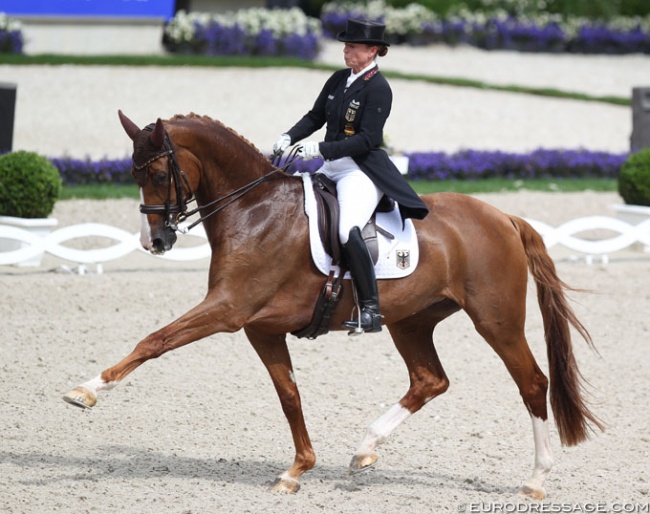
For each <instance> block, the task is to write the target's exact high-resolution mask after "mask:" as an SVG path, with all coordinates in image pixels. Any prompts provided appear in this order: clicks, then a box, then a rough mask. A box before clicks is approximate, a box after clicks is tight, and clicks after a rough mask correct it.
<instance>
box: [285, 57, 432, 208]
mask: <svg viewBox="0 0 650 514" xmlns="http://www.w3.org/2000/svg"><path fill="white" fill-rule="evenodd" d="M349 75H350V70H349V68H346V69H343V70H339V71H336V72H334V74H333V75H332V76H331V77H330V78H329V79H328V80H327V82H326V83H325V86H324V87H323V90H322V91H321V92H320V94H319V95H318V98H317V99H316V102H315V103H314V106H313V107H312V109H311V110H310V111H309V112H308V113H307V114H306V115H305V116H303V118H302V119H301V120H300V121H299V122H298V123H296V124H295V125H294V126H293V127H292V128H291V130H289V131H288V132H287V134H288V135H289V137H291V142H292V143H295V142H297V141H300V140H302V139H304V138H306V137H308V136H310V135H311V134H313V133H314V132H316V131H317V130H319V129H320V128H321V127H322V126H323V125H325V124H326V123H327V128H326V133H325V141H324V142H322V143H320V144H319V149H320V153H321V154H322V156H323V157H324V158H325V159H326V160H333V159H339V158H341V157H351V158H352V159H354V162H356V163H357V165H358V166H359V168H360V169H361V170H362V171H363V172H364V173H365V174H366V175H368V177H370V179H371V180H372V181H373V183H374V184H375V185H376V186H377V187H378V188H379V190H380V191H382V192H383V193H384V194H385V195H386V196H388V197H390V198H392V199H393V200H395V201H396V202H397V203H398V204H399V207H400V212H401V214H402V217H403V218H416V219H423V218H424V217H425V216H426V215H427V213H428V212H429V210H428V209H427V206H426V205H425V204H424V202H422V200H421V199H420V197H419V196H418V195H417V193H415V191H413V189H412V188H411V186H410V185H409V183H408V182H407V181H406V179H405V178H404V176H403V175H402V174H401V173H400V172H399V170H398V169H397V167H396V166H395V165H394V164H393V161H391V160H390V158H389V157H388V154H387V153H386V152H385V151H384V150H383V149H382V148H381V145H382V142H383V132H384V124H385V123H386V119H387V118H388V116H389V114H390V110H391V105H392V102H393V92H392V91H391V89H390V86H389V84H388V81H387V80H386V79H385V78H384V76H383V75H382V74H381V73H380V72H379V68H378V67H374V68H373V69H371V70H369V71H368V72H366V73H365V74H364V75H363V76H362V77H359V78H357V79H356V80H355V81H354V82H353V83H352V85H351V86H350V88H349V89H348V90H347V91H345V84H346V81H347V78H348V76H349Z"/></svg>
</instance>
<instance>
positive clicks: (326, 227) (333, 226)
mask: <svg viewBox="0 0 650 514" xmlns="http://www.w3.org/2000/svg"><path fill="white" fill-rule="evenodd" d="M312 183H313V187H314V195H315V196H316V207H317V210H318V232H319V234H320V238H321V240H322V241H323V246H324V247H325V251H326V252H327V253H328V254H329V255H330V256H331V257H332V264H334V265H336V266H339V269H340V273H339V275H338V276H334V273H333V272H330V274H329V276H328V277H327V280H326V282H325V285H324V286H323V288H322V290H321V293H320V295H319V297H318V300H317V302H316V307H315V309H314V315H313V317H312V320H311V322H310V323H309V325H307V326H306V327H304V328H303V329H301V330H297V331H295V332H292V334H293V335H295V336H297V337H306V338H308V339H316V338H317V337H318V336H320V335H323V334H327V332H329V325H330V320H331V318H332V314H333V313H334V310H335V308H336V306H337V305H338V302H339V301H340V299H341V296H342V294H343V276H344V275H345V271H346V268H345V266H346V264H345V263H344V262H341V256H342V255H343V252H342V249H341V240H340V239H339V203H338V200H337V196H336V183H335V182H334V181H333V180H330V179H329V178H327V177H326V176H325V175H323V174H322V173H316V174H315V175H313V176H312ZM394 208H395V202H394V201H393V200H391V199H390V198H388V197H387V196H385V195H384V196H383V197H382V200H381V202H380V203H379V205H378V206H377V209H375V213H377V212H391V211H392V210H393V209H394ZM375 213H373V215H372V218H371V219H370V221H369V222H368V223H367V224H366V226H365V227H364V228H363V230H362V231H361V235H362V237H363V240H364V241H365V243H366V246H367V247H368V251H369V252H370V256H371V257H372V260H373V262H374V263H375V264H376V263H377V259H378V258H379V242H378V241H377V232H381V233H382V234H384V235H385V236H386V237H388V238H390V239H394V237H395V236H393V235H392V234H390V233H389V232H387V231H386V230H383V229H381V228H379V227H377V225H376V223H375Z"/></svg>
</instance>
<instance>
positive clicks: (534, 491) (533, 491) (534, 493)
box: [519, 484, 546, 500]
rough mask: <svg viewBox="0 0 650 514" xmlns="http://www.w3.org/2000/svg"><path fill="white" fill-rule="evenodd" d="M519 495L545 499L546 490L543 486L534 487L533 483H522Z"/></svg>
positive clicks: (533, 498)
mask: <svg viewBox="0 0 650 514" xmlns="http://www.w3.org/2000/svg"><path fill="white" fill-rule="evenodd" d="M519 496H525V497H526V498H530V499H532V500H543V499H544V498H546V491H545V490H544V488H543V487H533V486H532V485H526V484H524V485H522V486H521V489H519Z"/></svg>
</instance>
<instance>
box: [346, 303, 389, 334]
mask: <svg viewBox="0 0 650 514" xmlns="http://www.w3.org/2000/svg"><path fill="white" fill-rule="evenodd" d="M382 318H383V316H382V315H381V314H379V313H378V312H375V311H372V310H369V309H363V308H362V309H361V313H360V314H359V316H358V317H357V318H356V319H354V318H353V319H351V320H349V321H344V322H343V323H342V326H343V327H345V328H349V329H350V331H349V332H348V335H349V336H358V335H361V334H363V333H365V332H369V333H373V332H381V319H382Z"/></svg>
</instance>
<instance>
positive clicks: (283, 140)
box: [273, 134, 291, 153]
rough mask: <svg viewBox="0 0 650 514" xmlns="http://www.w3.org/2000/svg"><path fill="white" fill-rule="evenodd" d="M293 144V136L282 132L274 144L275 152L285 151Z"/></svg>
mask: <svg viewBox="0 0 650 514" xmlns="http://www.w3.org/2000/svg"><path fill="white" fill-rule="evenodd" d="M289 145H291V138H290V137H289V135H288V134H282V135H281V136H280V137H279V138H278V140H277V141H276V142H275V144H274V145H273V153H280V152H284V151H285V150H286V149H287V148H289Z"/></svg>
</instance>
